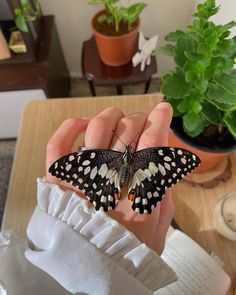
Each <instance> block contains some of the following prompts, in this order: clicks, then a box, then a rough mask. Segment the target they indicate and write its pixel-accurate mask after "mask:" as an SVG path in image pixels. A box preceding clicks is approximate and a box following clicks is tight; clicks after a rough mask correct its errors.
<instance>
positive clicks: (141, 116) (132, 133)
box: [111, 113, 147, 152]
mask: <svg viewBox="0 0 236 295" xmlns="http://www.w3.org/2000/svg"><path fill="white" fill-rule="evenodd" d="M146 119H147V115H146V114H145V113H135V114H132V115H130V116H127V117H124V118H122V119H120V120H119V122H118V124H117V126H116V130H115V134H116V135H115V134H114V136H113V139H112V142H111V148H112V149H115V150H117V151H121V152H123V151H124V149H125V145H128V144H130V143H131V142H132V141H133V143H132V147H133V150H135V148H136V141H138V138H139V135H140V134H141V133H142V131H143V128H144V126H145V123H146ZM117 136H118V137H119V138H120V139H118V138H117ZM135 137H136V138H135ZM122 142H123V143H122Z"/></svg>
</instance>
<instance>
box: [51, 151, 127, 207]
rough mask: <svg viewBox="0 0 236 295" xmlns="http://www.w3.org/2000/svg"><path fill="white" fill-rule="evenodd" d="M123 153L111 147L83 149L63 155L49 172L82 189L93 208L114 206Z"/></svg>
mask: <svg viewBox="0 0 236 295" xmlns="http://www.w3.org/2000/svg"><path fill="white" fill-rule="evenodd" d="M122 156H123V153H120V152H116V151H112V150H99V149H98V150H84V151H79V152H75V153H71V154H69V155H66V156H63V157H61V158H60V159H58V160H57V161H56V162H54V163H53V164H52V165H51V167H50V168H49V172H50V173H51V174H52V175H54V176H56V177H57V178H59V179H61V180H63V181H66V182H68V183H70V184H72V185H73V186H75V187H77V188H79V189H80V190H82V191H83V192H84V193H85V195H86V196H87V197H88V199H89V200H90V202H91V203H92V204H93V205H94V207H95V209H96V210H99V209H100V208H103V210H104V211H108V210H111V209H114V208H115V205H116V201H118V199H119V197H120V187H119V175H118V173H119V171H117V167H120V166H121V164H122Z"/></svg>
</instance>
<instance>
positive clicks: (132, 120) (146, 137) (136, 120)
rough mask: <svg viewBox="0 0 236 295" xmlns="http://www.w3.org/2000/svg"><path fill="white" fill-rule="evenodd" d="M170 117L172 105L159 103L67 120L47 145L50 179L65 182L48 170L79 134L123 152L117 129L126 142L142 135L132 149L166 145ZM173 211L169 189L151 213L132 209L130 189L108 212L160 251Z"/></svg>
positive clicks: (90, 144)
mask: <svg viewBox="0 0 236 295" xmlns="http://www.w3.org/2000/svg"><path fill="white" fill-rule="evenodd" d="M171 118H172V108H171V106H170V105H169V104H168V103H160V104H158V105H157V107H155V108H154V109H153V110H152V112H151V113H150V114H149V115H147V114H145V113H135V114H132V115H129V116H124V114H123V113H122V111H121V110H120V109H118V108H113V107H110V108H107V109H105V110H104V111H102V112H101V113H100V114H98V115H97V116H96V117H94V118H92V119H88V118H87V119H79V118H78V119H67V120H66V121H64V122H63V123H62V125H61V126H60V127H59V128H58V130H57V131H56V132H55V134H54V135H53V136H52V138H51V139H50V140H49V142H48V145H47V160H46V168H47V169H46V178H47V181H49V182H51V183H55V184H60V185H61V184H62V183H61V181H60V180H59V179H57V178H55V177H53V176H52V175H50V174H49V172H48V169H49V167H50V166H51V164H52V163H54V162H55V161H56V160H57V159H58V158H60V157H62V156H64V155H66V154H69V153H71V149H72V146H73V144H74V142H75V140H76V139H77V137H78V136H79V135H80V133H82V132H85V135H84V146H85V147H86V148H89V149H98V148H100V149H114V150H118V151H121V152H123V151H124V145H123V144H122V142H121V141H119V140H118V139H117V137H116V136H114V132H112V130H115V133H116V134H117V135H118V136H119V137H120V138H121V139H122V141H123V142H125V143H127V144H129V143H130V141H131V139H133V138H134V136H135V135H137V134H139V139H137V142H134V143H133V144H132V147H133V151H135V150H141V149H144V148H149V147H156V146H166V145H167V144H168V131H169V125H170V121H171ZM62 186H63V187H64V188H69V189H73V190H75V191H76V192H77V193H78V194H79V195H80V196H82V197H84V196H83V195H82V193H81V192H80V191H79V190H77V189H76V188H75V187H73V186H71V185H70V184H68V183H65V182H63V185H62ZM173 213H174V205H173V201H172V197H171V192H170V190H167V192H166V194H165V197H164V198H163V200H162V201H161V203H158V205H157V206H156V208H155V209H154V210H153V212H152V214H151V215H149V214H139V213H137V212H135V211H133V210H132V208H131V204H130V202H129V201H128V198H127V192H125V190H123V191H122V197H121V199H120V200H119V202H118V204H117V205H116V208H115V210H112V211H109V212H108V213H107V214H108V215H109V216H110V217H112V218H114V219H116V220H117V221H118V222H119V223H120V224H122V225H124V226H125V227H126V228H127V229H128V230H130V231H131V232H133V233H134V234H135V235H136V236H137V238H138V239H139V240H140V241H141V242H143V243H145V244H147V245H148V246H149V247H150V248H152V249H153V250H155V251H156V252H157V253H158V254H161V252H162V251H163V248H164V244H165V237H166V233H167V230H168V227H169V225H170V222H171V220H172V218H173Z"/></svg>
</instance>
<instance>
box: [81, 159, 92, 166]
mask: <svg viewBox="0 0 236 295" xmlns="http://www.w3.org/2000/svg"><path fill="white" fill-rule="evenodd" d="M89 164H90V161H89V160H85V161H84V162H83V163H82V165H83V166H88V165H89Z"/></svg>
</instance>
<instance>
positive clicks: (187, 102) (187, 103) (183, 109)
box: [177, 97, 191, 114]
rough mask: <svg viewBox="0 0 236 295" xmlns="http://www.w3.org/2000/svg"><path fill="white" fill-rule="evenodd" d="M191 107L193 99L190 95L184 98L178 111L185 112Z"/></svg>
mask: <svg viewBox="0 0 236 295" xmlns="http://www.w3.org/2000/svg"><path fill="white" fill-rule="evenodd" d="M190 108H191V100H190V98H189V97H187V98H185V99H183V100H182V101H181V102H180V103H179V105H178V107H177V109H178V111H180V112H181V113H183V114H185V113H186V112H188V111H189V110H190Z"/></svg>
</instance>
